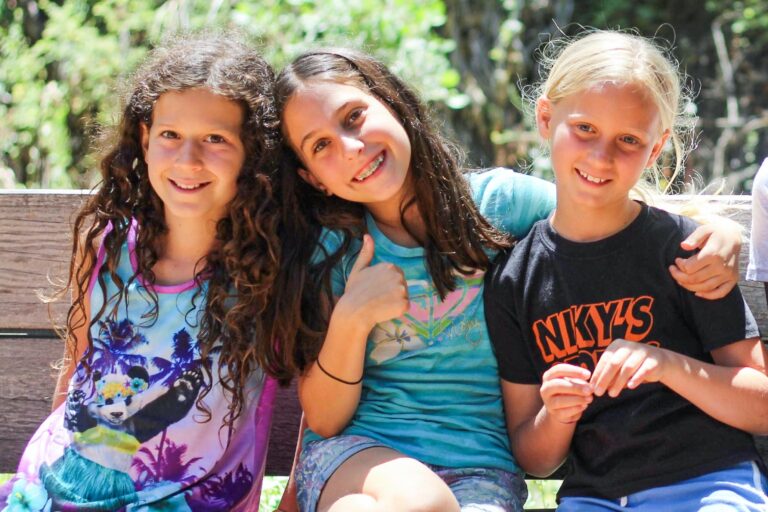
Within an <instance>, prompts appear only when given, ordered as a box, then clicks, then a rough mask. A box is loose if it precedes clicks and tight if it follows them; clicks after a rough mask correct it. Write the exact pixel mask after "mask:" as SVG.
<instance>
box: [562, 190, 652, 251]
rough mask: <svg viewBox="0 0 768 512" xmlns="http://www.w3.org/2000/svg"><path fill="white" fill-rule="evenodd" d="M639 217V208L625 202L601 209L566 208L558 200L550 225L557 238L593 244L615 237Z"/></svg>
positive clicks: (566, 206) (563, 203)
mask: <svg viewBox="0 0 768 512" xmlns="http://www.w3.org/2000/svg"><path fill="white" fill-rule="evenodd" d="M639 214H640V204H638V203H637V202H635V201H633V200H631V199H629V198H627V199H626V201H621V202H619V203H617V204H613V205H608V206H604V207H600V208H591V207H588V206H582V205H573V204H568V201H561V200H560V198H559V197H558V199H557V207H556V208H555V212H554V213H553V214H552V218H551V220H550V225H551V226H552V229H554V230H555V231H556V232H557V234H558V235H560V236H562V237H563V238H567V239H568V240H571V241H574V242H595V241H598V240H603V239H604V238H608V237H609V236H611V235H615V234H616V233H618V232H619V231H621V230H622V229H624V228H626V227H627V226H628V225H629V224H631V223H632V221H633V220H635V219H636V218H637V216H638V215H639Z"/></svg>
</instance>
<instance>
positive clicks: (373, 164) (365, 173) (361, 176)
mask: <svg viewBox="0 0 768 512" xmlns="http://www.w3.org/2000/svg"><path fill="white" fill-rule="evenodd" d="M383 161H384V155H383V154H382V155H379V157H378V158H376V159H375V160H374V161H373V162H371V165H369V166H368V167H366V169H365V170H364V171H363V172H361V173H360V174H358V175H357V176H355V181H363V180H364V179H365V178H367V177H368V176H370V175H371V174H373V173H374V172H375V171H376V169H378V168H379V166H380V165H381V162H383Z"/></svg>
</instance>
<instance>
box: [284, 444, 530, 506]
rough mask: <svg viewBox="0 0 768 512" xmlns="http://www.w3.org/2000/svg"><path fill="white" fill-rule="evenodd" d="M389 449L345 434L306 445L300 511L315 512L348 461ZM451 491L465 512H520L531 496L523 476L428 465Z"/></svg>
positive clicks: (300, 475) (298, 484)
mask: <svg viewBox="0 0 768 512" xmlns="http://www.w3.org/2000/svg"><path fill="white" fill-rule="evenodd" d="M376 447H379V448H389V447H388V446H386V445H385V444H383V443H381V442H379V441H377V440H375V439H371V438H370V437H363V436H352V435H342V436H336V437H330V438H328V439H320V440H317V441H312V442H309V443H307V444H306V446H304V449H303V450H302V452H301V457H300V458H299V463H298V465H297V466H296V471H295V473H294V477H295V479H296V489H297V499H298V504H299V510H301V511H302V512H315V507H316V506H317V502H318V501H319V500H320V493H321V492H322V491H323V488H324V487H325V483H326V482H327V481H328V479H330V478H331V475H333V473H334V472H335V471H336V470H337V469H339V466H341V465H342V464H343V463H344V462H345V461H346V460H347V459H349V458H350V457H352V456H353V455H355V454H357V453H359V452H361V451H363V450H366V449H368V448H376ZM427 467H429V468H430V469H431V470H432V471H434V472H435V474H437V476H439V477H440V478H441V479H442V480H443V481H444V482H445V483H446V484H447V485H448V487H449V488H450V489H451V491H452V492H453V494H454V496H456V500H457V501H458V502H459V505H461V510H462V512H518V511H522V510H523V504H524V503H525V500H526V498H527V496H528V491H527V489H526V487H525V480H524V479H523V476H522V475H520V474H517V473H510V472H509V471H504V470H501V469H491V468H447V467H442V466H433V465H430V464H427Z"/></svg>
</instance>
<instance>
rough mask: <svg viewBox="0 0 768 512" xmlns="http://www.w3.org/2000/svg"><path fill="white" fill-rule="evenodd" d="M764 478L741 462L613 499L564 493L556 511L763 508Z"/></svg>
mask: <svg viewBox="0 0 768 512" xmlns="http://www.w3.org/2000/svg"><path fill="white" fill-rule="evenodd" d="M766 494H768V480H766V476H765V475H764V474H762V473H761V472H760V469H759V468H758V467H757V464H755V463H754V462H742V463H741V464H737V465H735V466H731V467H730V468H726V469H721V470H719V471H713V472H712V473H707V474H706V475H702V476H697V477H695V478H690V479H688V480H683V481H681V482H676V483H674V484H670V485H665V486H662V487H654V488H652V489H647V490H645V491H640V492H636V493H634V494H630V495H629V496H624V497H622V498H619V499H617V500H606V499H600V498H589V497H573V496H569V497H564V498H562V500H561V501H560V506H559V507H557V510H558V512H608V511H623V512H626V511H631V512H646V511H647V512H652V511H653V512H656V511H658V510H684V511H686V512H688V511H700V512H736V511H738V512H765V511H766V510H768V497H767V496H766Z"/></svg>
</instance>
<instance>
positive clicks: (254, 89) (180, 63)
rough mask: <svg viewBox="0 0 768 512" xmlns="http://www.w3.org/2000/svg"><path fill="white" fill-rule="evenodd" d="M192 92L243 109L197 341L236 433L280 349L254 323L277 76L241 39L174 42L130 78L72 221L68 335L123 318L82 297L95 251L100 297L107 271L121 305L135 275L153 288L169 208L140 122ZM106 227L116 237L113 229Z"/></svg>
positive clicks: (273, 248)
mask: <svg viewBox="0 0 768 512" xmlns="http://www.w3.org/2000/svg"><path fill="white" fill-rule="evenodd" d="M196 87H205V88H207V89H209V90H210V91H212V92H214V93H215V94H219V95H221V96H224V97H226V98H228V99H230V100H232V101H235V102H237V103H238V104H240V105H242V107H243V110H244V118H243V126H242V129H241V138H242V141H243V144H244V147H245V154H246V158H245V162H244V164H243V168H242V169H241V171H240V175H239V177H238V180H237V192H236V195H235V197H234V199H233V200H232V202H231V203H230V205H229V209H228V212H227V214H226V216H225V217H224V218H222V219H220V220H219V221H218V223H217V226H216V236H215V241H214V243H213V246H212V247H211V249H210V251H209V252H208V254H207V255H206V256H205V258H204V259H203V260H201V262H200V264H199V265H198V267H199V268H197V269H196V270H197V272H196V275H195V280H196V281H197V282H198V284H201V283H202V282H203V281H204V280H205V281H207V282H208V287H207V291H206V292H203V291H202V290H203V289H204V288H203V287H198V290H200V291H199V292H198V293H199V294H200V295H202V294H203V293H204V294H205V296H204V297H202V296H201V297H197V298H196V299H195V301H197V300H199V301H200V303H201V304H203V305H204V306H203V313H202V317H201V320H200V331H199V335H198V343H199V348H200V356H201V359H202V361H203V363H204V364H203V367H204V368H205V371H206V373H207V376H208V381H209V382H212V378H211V377H212V371H218V375H219V377H220V380H221V384H222V386H223V387H224V389H225V391H226V392H228V393H229V394H231V396H232V400H231V401H230V408H229V412H228V414H227V415H226V417H225V424H226V425H231V424H232V421H233V420H234V419H235V418H236V417H237V416H238V415H239V414H240V412H241V410H242V406H243V388H244V386H245V382H246V380H247V379H248V377H249V375H250V374H251V373H252V372H253V371H254V370H255V369H256V368H257V367H261V368H264V369H265V370H267V371H271V370H272V369H273V368H278V367H279V363H280V359H279V358H278V357H277V354H276V347H275V346H274V344H273V343H271V342H270V341H269V339H268V338H264V337H263V336H260V335H259V334H260V331H261V327H260V324H259V322H258V320H257V319H258V318H259V317H260V315H261V313H262V312H263V311H264V310H265V308H266V304H267V302H268V300H269V294H270V290H271V289H272V287H273V284H274V281H275V278H276V275H277V265H278V263H279V253H278V251H279V245H278V242H277V238H276V233H277V215H278V213H279V211H278V209H277V206H276V203H275V201H274V200H273V191H272V178H273V175H274V170H275V162H276V160H275V156H276V151H275V149H276V148H277V147H278V144H279V142H278V141H279V139H280V134H279V130H278V118H277V114H276V109H275V105H274V101H273V99H274V96H273V87H274V73H273V71H272V69H271V68H270V66H269V65H268V64H267V63H266V62H265V61H264V60H263V59H262V58H261V57H260V56H259V55H258V53H257V52H256V50H255V49H254V48H252V47H251V46H250V45H249V44H247V43H246V42H244V41H243V40H242V39H241V38H240V37H239V36H235V35H233V34H212V33H206V34H193V35H184V36H177V37H176V38H175V39H174V40H173V42H171V43H169V44H166V45H164V46H162V47H158V48H156V49H154V50H153V51H152V52H151V53H150V55H149V57H148V59H147V61H146V62H145V63H144V64H143V65H142V66H141V67H140V68H139V70H138V71H137V72H136V73H135V75H134V77H133V80H132V81H131V82H130V87H129V88H128V93H127V94H126V97H125V99H124V108H123V110H122V115H121V118H120V120H119V123H118V125H117V126H116V127H115V128H114V133H113V134H112V135H113V142H112V144H111V145H110V146H109V147H108V148H107V150H106V151H105V154H104V155H103V158H102V159H101V166H100V167H101V175H102V181H101V183H100V185H98V186H97V188H96V190H95V193H94V194H93V195H92V196H91V197H90V198H89V200H88V201H87V203H86V204H85V205H84V206H83V208H82V209H81V210H80V211H79V212H78V214H77V216H76V218H75V222H74V242H73V247H72V255H73V258H72V263H71V264H70V267H69V278H68V281H67V287H68V288H69V289H74V291H75V293H74V294H73V295H74V296H75V297H76V300H75V301H74V302H73V304H72V305H71V307H70V309H69V314H68V316H67V332H68V333H73V332H75V331H76V330H77V329H78V328H82V327H83V326H84V325H85V324H86V323H87V325H88V327H89V329H88V330H89V331H90V327H91V326H92V325H94V324H95V323H96V322H97V321H99V320H100V319H103V318H105V317H106V318H108V317H109V316H110V315H114V314H115V313H116V312H115V311H114V310H112V311H108V310H107V306H102V307H101V309H100V310H99V311H91V312H90V313H91V314H90V317H88V315H87V311H86V306H85V303H84V299H85V296H86V293H87V292H88V287H89V280H90V277H91V274H92V271H93V269H94V266H95V264H96V257H95V254H94V247H95V246H96V245H97V244H98V243H101V244H103V246H104V248H105V249H106V259H105V261H104V264H103V266H102V267H101V268H100V270H99V272H98V277H97V283H96V284H97V285H98V286H100V288H101V290H102V293H106V280H105V276H107V275H109V277H110V278H111V279H112V281H113V282H114V283H115V285H116V286H117V289H118V292H117V293H116V294H115V296H114V298H117V299H125V296H126V293H127V286H128V285H129V284H130V283H131V282H133V281H134V280H135V279H137V278H138V277H139V276H140V277H141V278H142V279H143V280H144V281H145V282H146V283H150V284H152V283H155V274H154V272H153V271H152V269H153V267H154V266H155V264H156V263H157V262H158V259H159V257H160V256H161V255H162V252H163V250H162V244H163V239H164V235H166V233H167V232H168V226H167V225H166V222H165V219H164V213H163V203H162V201H161V200H160V199H159V197H158V196H157V194H155V192H154V190H153V189H152V187H151V186H150V183H149V179H148V176H147V164H146V163H145V161H144V157H143V153H142V146H141V137H140V126H141V125H142V124H145V125H147V126H150V125H151V124H152V111H153V108H154V105H155V102H156V101H157V99H158V98H159V97H160V96H161V95H162V94H164V93H166V92H169V91H183V90H185V89H190V88H196ZM128 219H135V220H136V222H137V224H138V226H139V229H138V236H137V243H136V259H137V262H138V266H137V269H136V274H135V275H133V276H132V277H131V278H130V279H129V281H128V282H123V280H122V279H120V277H119V276H118V275H117V273H116V271H117V266H118V260H119V257H120V250H121V247H122V246H123V245H124V243H125V242H126V238H127V236H128V230H129V224H130V223H129V222H127V220H128ZM109 225H111V226H112V229H111V231H108V232H107V231H106V228H107V226H109ZM105 233H106V234H105ZM102 239H103V240H102ZM149 288H150V289H149V290H148V292H149V293H150V294H151V297H152V301H153V303H154V306H153V307H151V311H148V312H147V314H146V315H145V317H144V319H145V320H148V321H150V322H151V321H152V319H154V318H157V295H156V294H155V293H154V292H153V291H152V289H151V287H149ZM106 302H107V301H105V304H106ZM66 342H67V349H68V355H69V356H70V358H71V359H70V360H71V361H74V360H75V358H76V357H77V355H78V354H77V347H76V340H75V339H74V337H73V336H72V335H71V334H70V335H69V336H67V338H66ZM214 348H215V350H217V351H218V350H220V354H221V355H220V359H219V365H218V368H217V369H214V368H211V364H210V360H211V359H210V355H211V353H212V350H214ZM92 349H93V341H92V339H91V335H90V332H88V351H87V352H86V357H83V360H82V363H83V364H84V365H85V366H86V369H87V370H89V371H90V369H89V368H88V366H87V354H88V352H90V351H91V350H92ZM283 375H284V372H283ZM208 389H209V387H208V386H205V387H204V391H203V393H202V394H201V396H200V398H199V399H198V403H197V406H198V408H199V409H201V410H205V406H204V405H203V402H202V398H203V397H204V396H205V394H207V391H208Z"/></svg>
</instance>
